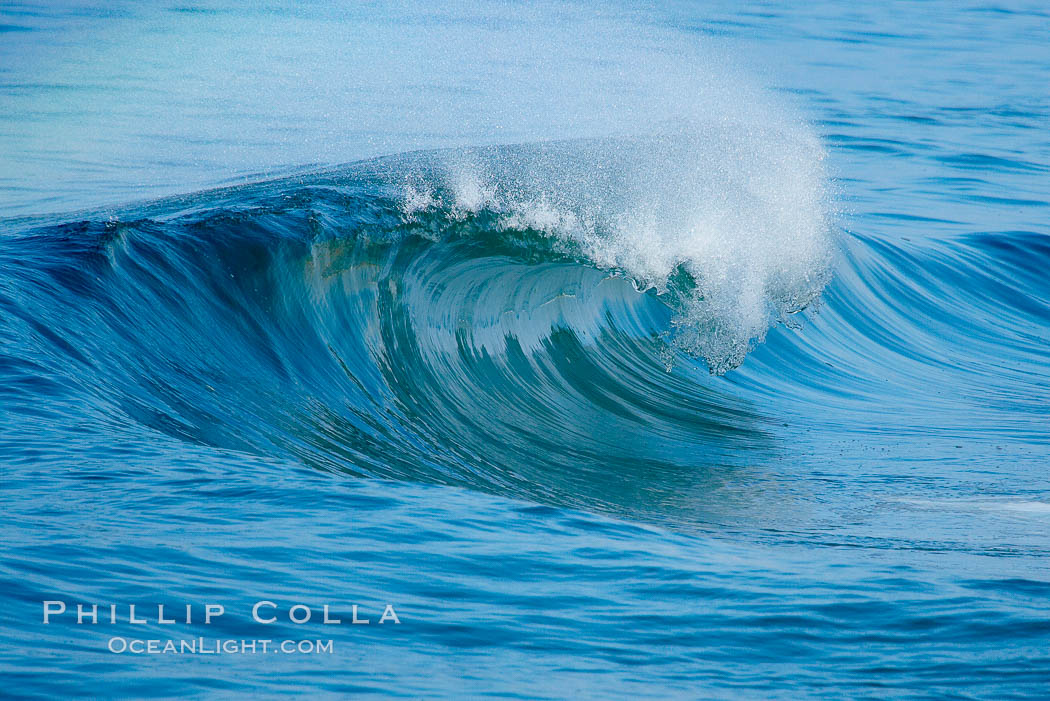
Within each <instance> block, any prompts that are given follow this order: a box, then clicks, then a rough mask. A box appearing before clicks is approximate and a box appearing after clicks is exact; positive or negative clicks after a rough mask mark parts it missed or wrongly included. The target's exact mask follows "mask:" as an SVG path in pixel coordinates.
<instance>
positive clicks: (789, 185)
mask: <svg viewBox="0 0 1050 701" xmlns="http://www.w3.org/2000/svg"><path fill="white" fill-rule="evenodd" d="M734 112H735V113H734V114H733V115H732V118H730V115H728V114H726V112H725V111H719V112H718V114H719V116H720V118H719V119H718V120H717V121H713V120H707V121H705V120H703V119H702V118H698V117H697V116H696V115H695V114H694V115H693V117H692V118H691V119H690V120H681V121H680V122H679V123H678V124H677V125H675V126H674V127H672V128H668V127H662V128H659V130H658V131H654V132H653V133H650V134H646V135H644V136H639V137H631V138H628V137H615V138H607V139H601V140H579V141H573V142H555V143H547V144H542V145H533V146H526V147H518V148H509V149H474V150H470V151H460V152H453V153H448V154H445V155H442V156H441V157H440V158H439V163H438V167H437V168H436V170H434V171H433V172H432V173H430V174H429V175H428V176H426V177H427V178H429V180H426V183H427V184H426V186H425V187H426V188H427V195H426V196H421V195H420V194H419V190H418V189H416V188H415V187H413V188H408V189H407V190H406V197H405V203H404V209H405V213H406V215H407V216H410V217H411V216H412V215H413V213H415V212H418V211H420V210H426V209H431V208H437V207H440V208H442V209H443V210H444V211H446V212H447V213H448V215H449V216H450V217H453V218H456V219H461V218H463V217H465V216H468V215H470V214H473V213H477V212H480V211H482V210H488V211H491V212H494V213H496V214H497V215H498V222H499V226H502V227H506V228H515V229H526V228H527V229H534V230H537V231H540V232H543V233H545V234H548V235H550V236H553V237H558V238H560V239H562V240H565V241H570V242H572V243H574V244H576V246H578V248H579V249H580V250H582V252H583V253H584V255H586V257H588V258H589V259H590V260H592V261H593V262H594V263H595V264H596V265H598V266H600V267H603V268H608V269H610V270H617V271H622V272H623V273H624V274H626V275H628V276H630V277H631V278H633V279H634V280H635V281H636V282H637V283H638V285H639V287H640V288H642V289H648V288H655V289H656V290H657V291H660V292H664V291H666V290H667V289H668V285H669V281H670V278H671V277H672V276H673V275H674V274H675V273H676V271H677V270H679V269H681V270H684V271H687V272H688V273H689V274H690V275H691V276H692V277H693V278H694V279H695V281H696V283H697V284H696V287H695V289H694V291H693V293H692V294H691V295H688V296H686V297H685V298H680V299H678V300H677V302H676V304H677V306H678V309H677V311H678V314H677V316H676V317H675V321H674V329H673V334H672V337H673V340H674V343H675V344H676V345H677V346H678V347H680V348H682V349H684V350H686V351H688V352H690V353H692V354H695V355H697V356H702V357H703V358H704V359H706V361H707V363H708V365H709V366H710V368H711V370H712V372H715V373H719V374H720V373H723V372H725V371H727V370H729V369H731V368H734V367H736V366H738V365H739V364H740V363H741V362H742V361H743V359H744V357H745V356H746V354H747V352H748V351H749V349H750V348H751V347H752V346H753V345H754V344H755V343H756V342H759V341H761V340H762V339H763V338H764V336H765V334H766V331H767V330H768V329H769V327H770V325H771V324H773V323H775V322H776V321H778V320H784V319H785V317H786V316H787V315H790V314H792V313H794V312H797V311H798V310H800V309H802V308H804V307H805V306H806V305H808V304H809V303H811V302H812V301H813V300H814V299H815V298H816V297H817V296H818V295H819V294H820V292H821V290H822V289H823V287H824V285H825V284H826V282H827V280H828V275H829V272H828V267H829V261H830V234H829V231H830V222H829V216H828V197H827V188H826V179H825V175H824V169H823V160H824V151H823V149H822V147H821V145H820V143H819V141H818V139H817V138H816V137H815V136H814V135H813V134H812V132H811V131H810V130H809V129H807V128H806V127H805V126H804V125H803V124H801V123H800V122H797V121H788V120H783V121H780V122H777V121H776V120H775V118H773V115H775V114H777V112H775V111H773V110H768V109H767V110H765V111H758V110H755V109H747V110H739V109H736V110H734ZM759 115H761V117H760V116H759Z"/></svg>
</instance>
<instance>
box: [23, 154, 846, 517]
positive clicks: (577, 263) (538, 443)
mask: <svg viewBox="0 0 1050 701" xmlns="http://www.w3.org/2000/svg"><path fill="white" fill-rule="evenodd" d="M699 143H701V142H700V141H699V140H698V139H696V138H694V139H691V140H688V141H685V142H682V141H678V140H674V139H664V140H657V141H645V142H642V141H628V140H615V141H610V142H565V143H555V144H545V145H539V146H521V147H512V148H493V149H474V150H468V151H457V152H430V153H422V154H413V155H409V156H401V157H396V158H391V159H382V160H378V161H369V162H365V163H361V164H356V165H353V166H350V167H347V168H343V169H339V170H336V171H329V172H325V173H318V174H315V175H312V176H309V177H298V178H295V179H288V180H279V181H273V182H266V183H261V184H258V185H253V186H249V187H242V188H235V189H232V190H224V191H215V192H211V193H203V194H200V195H196V196H192V197H190V198H176V199H172V200H167V201H161V202H158V203H154V204H150V205H146V206H143V207H140V208H137V209H133V210H129V211H128V212H126V213H124V214H123V215H122V216H121V217H119V218H108V219H105V220H87V221H82V222H75V223H68V224H60V225H56V226H52V227H44V228H40V229H36V230H32V231H29V232H26V233H23V234H22V235H20V236H16V237H13V238H9V239H7V240H6V241H5V244H6V247H7V251H8V254H9V256H10V258H11V261H12V265H13V266H15V269H16V270H17V271H18V272H17V276H18V277H22V278H24V279H23V282H22V283H20V284H21V286H22V289H23V291H22V292H21V293H20V294H19V295H18V296H19V300H20V301H19V302H18V303H15V302H14V300H6V304H7V305H9V306H10V307H11V309H12V310H13V317H14V318H16V319H18V320H20V323H21V324H26V325H28V326H26V327H25V328H24V329H23V334H22V342H23V343H26V344H29V345H36V344H37V343H40V342H44V343H46V344H48V345H50V348H51V350H50V351H48V352H47V353H46V354H45V357H51V358H54V359H55V360H57V358H55V357H54V354H55V353H56V352H61V353H63V354H64V355H66V356H67V357H66V358H65V359H64V360H63V361H61V362H57V363H56V364H55V365H54V367H53V368H52V370H53V371H54V372H56V373H58V374H59V375H63V376H65V377H67V378H68V380H69V381H70V382H71V383H72V384H73V385H75V386H79V387H80V388H81V390H82V391H87V392H88V393H89V394H90V395H92V396H93V397H94V400H93V401H94V402H99V403H101V405H103V406H108V407H111V408H110V409H108V410H107V411H112V410H113V409H116V410H118V411H119V412H120V413H121V414H124V415H127V416H129V417H131V418H133V419H134V420H136V421H137V422H139V423H141V424H142V425H144V426H147V427H149V428H150V429H154V430H159V431H161V432H164V433H167V434H169V435H171V436H173V437H175V438H179V439H182V440H188V441H191V442H193V443H197V444H201V445H208V446H214V447H219V448H224V449H233V450H240V451H248V452H251V453H256V454H259V453H261V454H267V455H275V456H281V457H286V458H293V459H296V460H300V461H303V462H306V463H307V464H310V465H312V466H314V467H317V468H320V469H324V470H331V471H340V472H349V473H351V474H356V475H362V476H371V477H384V478H397V479H407V480H414V481H420V480H422V481H427V482H436V483H446V484H461V485H465V486H469V487H472V488H476V489H482V490H485V491H492V492H498V493H503V494H509V495H512V496H515V497H519V498H522V497H524V498H530V499H538V500H541V501H555V502H557V503H565V504H572V505H578V506H584V507H587V508H592V509H593V508H597V509H603V510H611V511H615V512H622V511H624V510H625V509H627V510H633V511H635V512H638V513H639V515H640V514H642V513H644V512H645V510H646V508H648V507H646V506H644V504H646V503H651V504H652V505H653V506H654V507H656V508H657V509H658V510H659V511H661V512H666V511H667V510H668V509H670V510H672V511H673V510H674V509H675V506H674V504H675V503H676V502H679V501H680V502H682V503H683V504H686V503H688V502H690V501H691V499H690V498H688V496H687V495H688V494H689V492H690V490H691V489H694V488H700V487H699V486H698V485H696V482H697V481H698V480H699V481H703V479H704V478H703V477H702V476H701V475H698V473H697V472H696V470H695V467H696V460H697V457H696V456H702V457H701V458H700V460H701V462H703V463H704V464H709V465H717V464H719V463H720V462H727V461H728V462H731V460H730V459H729V456H730V455H731V453H732V451H733V450H734V449H737V450H739V449H740V448H741V447H743V446H745V445H747V446H751V447H758V448H760V447H761V445H762V444H763V443H764V441H765V438H764V435H763V432H762V430H761V429H760V428H759V427H757V426H755V425H754V419H753V417H752V416H751V414H750V412H749V411H748V409H747V407H746V406H745V405H744V404H743V403H741V402H740V401H739V400H737V399H733V398H731V397H729V396H726V395H725V394H724V393H723V392H720V391H718V390H717V388H714V387H709V386H703V385H698V384H697V378H702V374H701V375H697V374H696V373H698V372H700V370H701V366H695V364H694V363H693V361H692V359H691V358H690V357H689V356H688V354H690V353H691V354H701V355H703V356H704V357H706V358H707V359H708V362H709V363H710V366H711V368H712V369H713V370H716V371H718V372H722V371H724V370H725V369H727V368H728V367H730V366H731V365H734V364H736V363H739V362H740V360H742V359H743V355H744V353H745V352H746V350H747V348H748V347H749V346H750V345H751V344H752V343H753V342H754V341H755V340H756V339H758V338H760V337H761V336H762V335H763V334H764V333H765V331H766V328H767V326H768V324H769V323H772V321H773V320H774V319H775V318H776V317H777V315H779V314H785V313H790V312H793V311H797V310H798V309H799V308H801V307H802V306H803V305H804V304H805V303H807V302H809V301H810V300H811V299H812V298H813V297H814V296H815V295H816V294H818V293H819V290H820V288H821V286H822V285H823V283H824V280H825V276H826V271H825V267H824V266H825V265H826V262H827V251H826V248H825V244H824V242H825V235H826V232H825V231H824V229H823V227H824V226H825V225H826V222H825V219H824V217H823V214H822V211H821V210H819V207H818V202H817V197H818V194H819V193H818V192H817V191H814V192H808V191H807V192H805V193H804V194H805V195H806V196H807V197H810V198H811V200H812V202H811V204H812V205H813V206H814V207H818V209H817V211H811V212H807V213H806V214H805V215H797V216H795V217H791V218H790V219H789V220H787V221H782V220H778V219H777V216H778V215H777V210H776V206H775V202H776V201H778V200H777V198H776V197H774V196H773V195H772V194H771V193H769V192H764V191H762V190H761V188H758V190H757V191H756V187H757V186H756V183H758V182H764V183H765V184H766V186H771V183H770V182H769V180H770V179H771V178H772V176H771V175H770V174H769V173H768V172H763V173H762V176H761V178H760V177H759V175H758V173H757V172H756V173H754V174H741V173H737V175H739V177H740V180H739V182H735V183H730V182H722V181H721V180H720V179H721V178H723V177H725V173H726V170H727V169H726V168H724V167H723V166H724V163H723V164H722V165H721V166H719V167H717V168H714V169H713V171H717V172H716V173H713V172H708V170H707V169H703V168H698V167H697V166H696V165H695V163H696V161H695V159H696V158H697V157H698V156H700V155H702V154H700V153H698V151H697V146H698V144H699ZM703 143H714V142H713V141H704V142H703ZM719 150H721V151H722V152H723V153H722V156H723V157H726V153H725V152H726V151H727V150H728V146H727V144H724V143H723V144H721V145H720V146H719ZM709 155H713V154H709ZM687 158H691V159H694V160H689V161H688V162H687V161H686V159H687ZM668 161H669V162H674V163H679V164H680V165H681V167H675V168H672V169H670V171H668V172H663V173H660V172H658V169H657V167H656V164H657V162H668ZM639 163H641V165H642V166H643V167H638V165H639ZM628 164H633V165H634V166H635V167H634V168H633V169H628V168H627V165H628ZM570 165H571V167H569V166H570ZM755 167H756V169H757V170H762V169H758V167H757V165H756V166H755ZM813 177H816V176H815V174H813ZM660 178H663V179H662V180H660ZM690 178H691V180H690ZM654 184H656V185H659V187H655V188H653V189H651V190H650V191H648V194H647V195H643V192H646V190H645V186H646V185H650V186H652V185H654ZM818 184H819V180H817V181H815V182H814V183H813V185H814V187H816V186H817V185H818ZM795 186H796V187H798V186H799V184H798V183H797V182H796V183H795ZM719 187H721V188H723V189H722V190H721V191H719V190H718V188H719ZM730 187H735V188H737V189H736V190H734V191H729V190H728V189H726V188H730ZM687 193H689V195H688V199H686V196H687ZM730 202H735V205H736V206H735V207H731V206H730ZM748 202H754V204H752V205H751V211H750V212H747V205H748ZM687 204H689V205H691V206H689V207H687V206H686V205H687ZM632 207H637V210H632V209H631V208H632ZM666 210H669V211H666ZM736 210H739V211H736ZM748 227H752V228H750V229H749V228H748ZM778 227H779V228H778ZM807 227H808V228H807ZM70 294H72V295H74V296H75V299H76V301H75V302H74V303H71V304H69V305H68V306H67V305H66V304H59V303H58V300H60V299H64V298H65V297H66V296H68V295H70ZM34 320H44V321H43V323H44V324H48V325H49V329H50V330H48V331H47V332H46V334H45V335H44V336H42V337H41V336H39V334H41V333H44V331H43V328H44V327H43V326H42V325H41V322H37V321H34ZM34 328H35V329H36V331H34V330H33V329H34ZM45 339H49V340H45ZM37 352H39V351H37ZM683 352H685V353H686V355H684V356H682V357H683V358H685V360H686V365H687V367H686V368H685V370H684V374H683V373H682V372H679V373H677V374H668V365H669V364H673V363H672V360H673V356H675V355H681V354H682V353H683ZM26 354H27V355H32V354H33V351H30V350H29V349H28V348H27V349H26ZM597 424H602V425H604V426H606V427H607V428H608V429H610V430H609V432H608V433H605V432H602V433H595V432H593V431H591V430H590V429H589V428H588V427H589V426H592V425H597ZM625 440H627V444H628V446H629V447H626V448H625V447H624V444H623V442H624V441H625ZM609 470H613V471H616V472H619V473H620V474H621V475H622V477H623V479H624V480H625V483H626V484H628V485H631V484H633V489H635V490H639V489H644V490H647V491H649V492H651V491H652V490H653V489H658V490H659V491H661V492H662V493H663V494H664V496H663V497H661V498H660V499H657V500H655V501H652V500H649V499H636V498H635V496H634V495H633V494H632V491H631V489H627V490H625V489H623V485H622V484H621V485H616V486H613V485H611V484H608V483H607V482H604V481H603V480H601V479H593V474H592V473H602V474H604V473H607V472H608V471H609ZM653 470H659V471H660V473H661V479H660V481H659V483H658V484H659V486H655V485H653V484H650V480H649V475H650V474H651V471H653ZM603 484H605V485H606V487H608V489H606V488H605V487H602V485H603ZM632 504H633V505H634V506H631V505H632ZM639 504H641V505H642V506H641V507H639V506H638V505H639Z"/></svg>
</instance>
